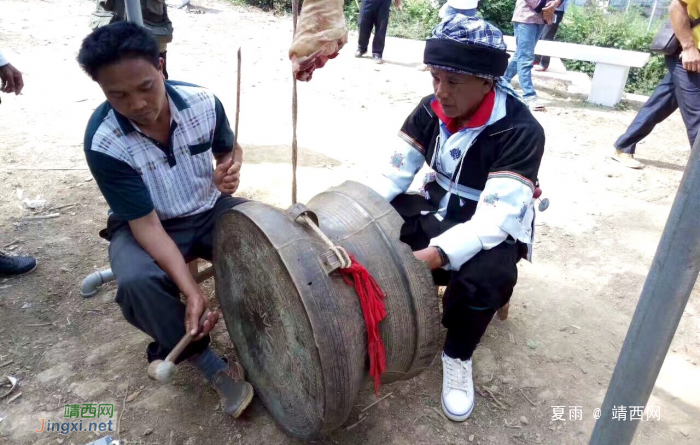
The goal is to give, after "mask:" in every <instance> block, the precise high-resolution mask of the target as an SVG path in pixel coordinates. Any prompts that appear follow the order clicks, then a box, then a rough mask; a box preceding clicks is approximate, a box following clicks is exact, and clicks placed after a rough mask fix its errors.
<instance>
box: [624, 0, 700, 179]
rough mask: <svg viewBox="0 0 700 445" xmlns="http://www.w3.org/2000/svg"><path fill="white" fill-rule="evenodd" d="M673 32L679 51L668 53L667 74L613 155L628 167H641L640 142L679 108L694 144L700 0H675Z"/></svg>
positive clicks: (699, 104)
mask: <svg viewBox="0 0 700 445" xmlns="http://www.w3.org/2000/svg"><path fill="white" fill-rule="evenodd" d="M669 13H670V18H671V25H672V26H673V32H674V34H675V35H676V38H677V39H678V42H679V43H680V48H681V49H680V53H679V54H674V55H671V56H666V67H667V68H668V74H666V76H664V78H663V80H662V81H661V83H660V84H659V85H658V86H657V87H656V89H655V90H654V93H653V94H652V95H651V97H649V99H648V100H647V101H646V103H645V104H644V106H643V107H642V108H641V109H640V110H639V113H637V116H635V118H634V120H633V121H632V123H631V124H630V126H629V128H628V129H627V131H626V132H625V134H623V135H622V136H620V138H619V139H618V140H617V141H616V142H615V151H614V152H613V153H612V154H611V158H612V159H613V160H615V161H618V162H620V164H622V165H623V166H625V167H629V168H634V169H640V168H643V167H644V165H643V164H642V163H641V162H639V161H637V160H636V159H634V153H635V150H636V148H637V143H638V142H639V141H641V140H642V139H644V138H645V137H646V136H647V135H648V134H649V133H651V131H652V130H653V129H654V127H655V126H656V124H658V123H660V122H662V121H663V120H665V119H666V118H667V117H669V116H670V115H671V114H672V113H673V112H674V111H676V109H677V108H680V110H681V116H682V117H683V122H684V123H685V129H686V132H687V134H688V141H689V142H690V146H691V147H692V146H693V144H694V143H695V138H696V137H697V134H698V127H699V126H700V51H699V50H698V48H699V47H700V25H697V26H692V25H691V23H690V21H691V20H696V19H698V18H700V0H685V1H681V0H672V1H671V5H670V6H669Z"/></svg>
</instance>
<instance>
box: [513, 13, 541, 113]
mask: <svg viewBox="0 0 700 445" xmlns="http://www.w3.org/2000/svg"><path fill="white" fill-rule="evenodd" d="M543 27H544V25H534V24H530V23H518V27H517V28H516V31H515V32H516V39H517V45H518V47H517V49H516V50H515V57H514V58H515V59H516V62H517V69H518V81H519V82H520V88H521V89H522V90H523V99H525V100H533V99H536V98H537V93H536V92H535V88H534V86H533V85H532V65H533V63H534V62H535V45H537V41H538V40H539V37H540V34H541V32H542V28H543Z"/></svg>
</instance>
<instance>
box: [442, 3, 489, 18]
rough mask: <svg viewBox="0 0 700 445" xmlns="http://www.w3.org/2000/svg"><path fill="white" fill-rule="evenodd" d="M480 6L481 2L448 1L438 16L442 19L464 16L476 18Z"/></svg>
mask: <svg viewBox="0 0 700 445" xmlns="http://www.w3.org/2000/svg"><path fill="white" fill-rule="evenodd" d="M477 6H479V0H447V2H445V4H444V5H442V8H441V9H440V12H439V13H438V15H439V16H440V19H442V20H444V19H445V17H448V16H451V15H455V14H462V15H466V16H467V17H476V7H477Z"/></svg>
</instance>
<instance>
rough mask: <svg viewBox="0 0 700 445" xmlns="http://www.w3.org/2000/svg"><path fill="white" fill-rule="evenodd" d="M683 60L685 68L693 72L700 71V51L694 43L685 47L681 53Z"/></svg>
mask: <svg viewBox="0 0 700 445" xmlns="http://www.w3.org/2000/svg"><path fill="white" fill-rule="evenodd" d="M681 62H683V69H685V70H686V71H690V72H691V73H698V72H700V51H698V48H697V47H696V46H695V45H693V46H691V47H689V48H688V49H684V50H683V52H682V53H681Z"/></svg>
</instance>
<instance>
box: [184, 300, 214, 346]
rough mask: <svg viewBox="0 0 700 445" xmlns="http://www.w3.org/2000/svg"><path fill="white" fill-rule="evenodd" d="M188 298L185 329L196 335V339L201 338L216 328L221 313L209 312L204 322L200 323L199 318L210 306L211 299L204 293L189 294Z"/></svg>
mask: <svg viewBox="0 0 700 445" xmlns="http://www.w3.org/2000/svg"><path fill="white" fill-rule="evenodd" d="M186 299H187V308H186V309H185V330H186V331H187V332H188V333H189V334H190V335H192V336H194V340H195V341H196V340H200V339H202V338H204V337H205V336H206V335H208V334H209V332H210V331H211V330H212V329H214V326H215V325H216V322H217V321H219V314H217V313H215V312H209V314H207V318H206V319H205V320H204V324H203V325H200V323H199V319H200V318H202V314H203V313H204V311H205V310H206V309H208V308H209V300H208V299H207V297H205V296H204V295H203V294H202V293H196V294H193V295H190V296H187V297H186Z"/></svg>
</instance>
